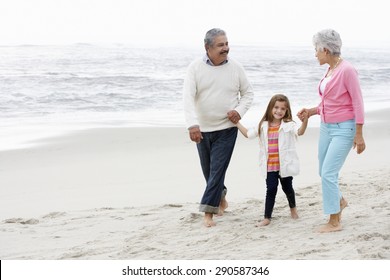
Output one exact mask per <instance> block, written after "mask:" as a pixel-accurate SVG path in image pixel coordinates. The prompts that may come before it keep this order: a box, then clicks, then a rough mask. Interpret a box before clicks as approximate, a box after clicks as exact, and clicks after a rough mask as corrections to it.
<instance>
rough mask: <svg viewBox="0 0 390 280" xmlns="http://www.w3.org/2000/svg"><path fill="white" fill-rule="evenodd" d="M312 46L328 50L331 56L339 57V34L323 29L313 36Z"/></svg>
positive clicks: (340, 42)
mask: <svg viewBox="0 0 390 280" xmlns="http://www.w3.org/2000/svg"><path fill="white" fill-rule="evenodd" d="M313 45H314V47H316V48H317V49H320V50H322V51H323V50H324V49H327V50H329V52H330V54H331V55H340V54H341V46H342V41H341V37H340V34H339V33H337V32H336V31H335V30H333V29H324V30H321V31H319V32H317V33H316V34H315V35H314V36H313Z"/></svg>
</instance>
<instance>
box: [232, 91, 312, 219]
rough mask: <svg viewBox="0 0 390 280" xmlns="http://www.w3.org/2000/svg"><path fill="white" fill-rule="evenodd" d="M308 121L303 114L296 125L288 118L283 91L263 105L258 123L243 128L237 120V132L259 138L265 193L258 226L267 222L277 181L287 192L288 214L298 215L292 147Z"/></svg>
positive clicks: (296, 216) (287, 107)
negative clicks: (256, 126)
mask: <svg viewBox="0 0 390 280" xmlns="http://www.w3.org/2000/svg"><path fill="white" fill-rule="evenodd" d="M307 123H308V117H307V114H306V116H305V117H303V120H302V125H301V127H299V128H298V126H297V124H296V123H295V122H294V121H293V120H292V113H291V107H290V102H289V100H288V98H287V97H286V96H285V95H283V94H276V95H274V96H273V97H272V98H271V100H270V102H269V104H268V107H267V111H266V112H265V114H264V116H263V118H262V119H261V120H260V123H259V127H258V128H257V129H256V128H252V129H249V130H248V129H247V128H245V127H244V126H243V125H242V124H241V123H237V127H238V129H239V130H240V132H241V133H242V134H243V135H244V136H245V137H247V138H255V137H257V136H258V137H259V138H260V169H261V173H262V175H263V176H264V177H265V178H266V184H267V194H266V198H265V211H264V220H263V221H261V222H260V224H259V226H266V225H269V223H270V222H271V217H272V211H273V209H274V205H275V197H276V193H277V191H278V184H279V182H278V181H280V183H281V185H282V189H283V192H284V193H285V194H286V196H287V200H288V204H289V206H290V211H291V217H292V218H293V219H298V213H297V208H296V205H295V192H294V189H293V186H292V181H293V177H292V176H295V175H298V173H299V160H298V155H297V152H296V149H295V142H296V139H297V136H298V135H303V134H304V133H305V130H306V127H307Z"/></svg>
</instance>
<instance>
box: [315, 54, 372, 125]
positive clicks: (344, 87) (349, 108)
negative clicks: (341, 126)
mask: <svg viewBox="0 0 390 280" xmlns="http://www.w3.org/2000/svg"><path fill="white" fill-rule="evenodd" d="M328 71H329V69H328ZM324 78H325V76H324V77H323V78H322V79H321V81H320V84H321V82H322V80H323V79H324ZM318 92H319V94H320V96H321V103H320V104H319V105H318V107H317V114H319V115H321V121H322V122H325V123H338V122H343V121H347V120H351V119H355V121H356V123H357V124H364V105H363V97H362V92H361V89H360V84H359V79H358V74H357V71H356V70H355V68H354V67H353V66H352V65H351V64H350V63H349V62H348V61H345V60H342V61H341V63H340V64H339V66H338V67H337V68H336V69H335V70H334V72H333V74H332V78H331V79H330V80H329V81H328V83H327V84H326V87H325V92H324V94H321V91H320V86H318Z"/></svg>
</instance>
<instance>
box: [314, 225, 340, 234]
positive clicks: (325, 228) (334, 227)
mask: <svg viewBox="0 0 390 280" xmlns="http://www.w3.org/2000/svg"><path fill="white" fill-rule="evenodd" d="M341 229H342V227H341V224H340V223H336V224H332V223H327V224H325V225H323V226H321V227H320V228H319V229H318V230H317V232H319V233H327V232H335V231H340V230H341Z"/></svg>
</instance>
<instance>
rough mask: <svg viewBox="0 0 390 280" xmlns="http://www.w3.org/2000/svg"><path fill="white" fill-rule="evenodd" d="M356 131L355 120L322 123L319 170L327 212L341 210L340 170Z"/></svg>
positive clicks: (334, 212) (324, 207) (325, 211)
mask: <svg viewBox="0 0 390 280" xmlns="http://www.w3.org/2000/svg"><path fill="white" fill-rule="evenodd" d="M355 133H356V124H355V120H348V121H345V122H341V123H321V126H320V140H319V143H318V160H319V172H320V176H321V183H322V200H323V209H324V213H325V214H327V215H328V214H337V213H339V212H340V200H341V197H342V195H341V191H340V187H339V182H338V181H339V172H340V170H341V167H342V166H343V164H344V162H345V159H346V158H347V156H348V153H349V151H350V150H351V148H352V145H353V140H354V138H355Z"/></svg>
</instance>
